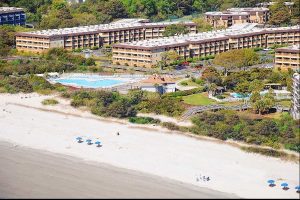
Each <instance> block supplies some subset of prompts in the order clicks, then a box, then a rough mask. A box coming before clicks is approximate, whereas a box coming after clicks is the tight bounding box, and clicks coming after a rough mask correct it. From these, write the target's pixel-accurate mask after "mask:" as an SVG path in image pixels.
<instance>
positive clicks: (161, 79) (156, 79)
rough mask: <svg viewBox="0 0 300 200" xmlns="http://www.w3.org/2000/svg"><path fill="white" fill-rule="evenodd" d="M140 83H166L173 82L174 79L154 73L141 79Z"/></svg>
mask: <svg viewBox="0 0 300 200" xmlns="http://www.w3.org/2000/svg"><path fill="white" fill-rule="evenodd" d="M141 83H150V84H167V83H175V80H174V79H173V78H172V77H170V76H160V75H157V74H154V75H153V76H150V77H149V78H148V79H145V80H143V81H141Z"/></svg>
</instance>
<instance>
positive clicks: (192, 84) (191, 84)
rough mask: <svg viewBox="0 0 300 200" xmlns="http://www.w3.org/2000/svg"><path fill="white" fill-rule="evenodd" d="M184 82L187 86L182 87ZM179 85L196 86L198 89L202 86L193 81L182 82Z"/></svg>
mask: <svg viewBox="0 0 300 200" xmlns="http://www.w3.org/2000/svg"><path fill="white" fill-rule="evenodd" d="M182 82H185V83H187V85H182ZM179 85H181V86H196V87H199V86H200V85H198V84H197V83H195V82H193V81H191V80H185V81H181V82H180V83H179Z"/></svg>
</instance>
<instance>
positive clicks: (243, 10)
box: [227, 7, 269, 12]
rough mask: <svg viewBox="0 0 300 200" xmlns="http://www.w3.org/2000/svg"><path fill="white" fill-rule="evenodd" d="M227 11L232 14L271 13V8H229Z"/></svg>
mask: <svg viewBox="0 0 300 200" xmlns="http://www.w3.org/2000/svg"><path fill="white" fill-rule="evenodd" d="M227 11H230V12H251V11H255V12H264V11H269V8H264V7H253V8H251V7H248V8H228V9H227Z"/></svg>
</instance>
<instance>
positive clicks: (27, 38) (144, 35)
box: [16, 19, 196, 52]
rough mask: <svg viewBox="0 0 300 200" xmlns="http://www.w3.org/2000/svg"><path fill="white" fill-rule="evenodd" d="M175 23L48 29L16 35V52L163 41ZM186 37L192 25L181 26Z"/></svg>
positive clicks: (122, 22) (135, 22) (143, 21)
mask: <svg viewBox="0 0 300 200" xmlns="http://www.w3.org/2000/svg"><path fill="white" fill-rule="evenodd" d="M176 23H179V22H158V23H150V22H149V20H147V19H123V20H119V21H116V22H113V23H110V24H100V25H92V26H80V27H73V28H63V29H51V30H42V31H33V32H22V33H17V34H16V46H17V49H18V50H23V51H32V52H41V51H44V50H47V49H49V48H53V47H61V48H64V49H67V50H73V49H77V48H91V47H102V46H104V45H110V44H113V43H119V42H131V41H139V40H145V39H153V38H159V37H163V32H164V30H165V28H166V27H167V26H168V25H170V24H176ZM181 23H182V24H183V25H185V26H186V27H187V28H188V30H189V32H190V33H196V24H195V23H194V22H181Z"/></svg>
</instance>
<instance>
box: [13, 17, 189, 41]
mask: <svg viewBox="0 0 300 200" xmlns="http://www.w3.org/2000/svg"><path fill="white" fill-rule="evenodd" d="M147 21H148V20H147V19H122V20H120V21H116V22H112V23H109V24H99V25H91V26H79V27H72V28H62V29H48V30H40V31H32V32H25V33H18V34H17V35H27V36H28V35H32V36H35V35H38V36H48V37H49V36H68V35H70V36H71V35H78V34H83V33H85V34H96V33H101V32H107V31H114V30H128V29H131V28H132V29H133V28H146V27H159V26H162V27H164V26H167V25H170V24H177V23H179V22H157V23H147ZM181 23H183V24H186V25H195V23H194V22H181Z"/></svg>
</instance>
